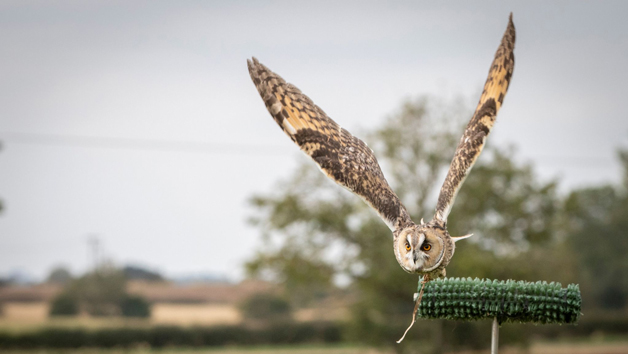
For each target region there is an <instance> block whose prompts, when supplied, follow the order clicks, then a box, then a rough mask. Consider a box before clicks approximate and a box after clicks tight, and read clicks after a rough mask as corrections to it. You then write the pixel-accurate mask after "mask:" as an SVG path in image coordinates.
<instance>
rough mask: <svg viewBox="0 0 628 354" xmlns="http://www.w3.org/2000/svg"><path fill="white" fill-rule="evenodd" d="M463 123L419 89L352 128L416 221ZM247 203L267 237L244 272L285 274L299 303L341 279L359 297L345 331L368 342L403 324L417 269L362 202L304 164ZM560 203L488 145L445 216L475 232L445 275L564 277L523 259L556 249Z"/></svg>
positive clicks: (428, 210) (386, 338)
mask: <svg viewBox="0 0 628 354" xmlns="http://www.w3.org/2000/svg"><path fill="white" fill-rule="evenodd" d="M446 107H450V108H446ZM467 120H468V111H467V110H466V109H465V108H464V104H462V103H461V101H457V102H454V103H453V104H451V103H450V102H445V103H444V104H443V102H440V101H436V100H434V99H428V98H426V97H422V98H419V99H417V100H414V101H408V102H406V103H405V104H404V105H403V107H402V109H401V111H400V112H398V113H397V114H394V115H392V116H390V117H389V118H388V119H387V120H386V122H385V124H384V125H383V126H382V127H380V128H379V129H376V130H374V131H373V132H372V133H370V134H358V135H359V136H364V137H366V139H364V140H365V142H367V143H368V144H369V145H370V146H372V147H373V149H374V151H375V155H376V156H377V157H378V160H379V162H380V164H381V165H382V168H383V169H384V171H385V175H386V177H387V179H388V181H389V183H390V184H391V186H392V187H393V189H394V190H395V192H396V193H397V195H398V196H399V197H400V198H401V200H402V202H403V203H404V205H405V206H406V208H407V209H408V211H409V212H410V214H411V216H412V218H413V220H416V221H418V220H420V219H421V218H422V217H423V218H425V219H426V220H429V219H431V217H432V215H433V214H432V213H433V208H434V206H435V200H436V196H437V192H438V190H439V188H440V186H441V183H442V178H443V176H444V172H445V170H446V168H447V167H448V165H449V163H450V162H451V158H452V156H453V153H454V150H455V147H456V144H457V141H458V139H459V136H460V135H461V132H462V130H463V128H462V126H463V124H466V121H467ZM489 144H490V143H489ZM251 204H252V206H253V207H254V209H255V210H256V215H255V216H254V217H252V218H251V222H252V223H253V224H255V225H257V226H258V227H259V228H260V229H261V231H262V237H263V240H264V242H263V246H262V248H260V250H259V251H258V253H257V254H256V255H255V256H254V257H253V259H251V260H250V261H249V262H248V263H247V264H246V267H247V271H248V274H250V275H251V276H256V277H263V278H266V279H269V280H274V281H277V282H281V283H282V284H284V285H285V289H286V292H287V294H288V296H289V298H290V300H291V301H292V302H293V303H296V304H297V305H300V304H302V303H304V302H307V301H309V300H312V298H313V297H315V296H316V294H324V293H325V291H326V290H327V289H330V288H331V287H333V286H334V282H335V281H339V280H340V281H344V282H347V283H349V284H350V285H351V287H353V288H354V289H355V290H356V292H355V293H356V294H358V296H357V299H356V301H355V303H354V306H353V322H352V323H353V324H352V326H351V328H352V334H353V336H354V337H355V338H359V339H361V340H362V341H365V340H366V341H369V342H371V343H392V341H393V340H396V339H398V337H399V336H400V335H401V333H403V328H404V327H405V326H407V324H408V323H409V321H410V316H411V312H412V308H413V301H412V294H413V293H414V292H415V291H416V286H417V280H418V277H417V276H416V275H411V274H407V273H405V272H403V271H402V270H401V268H400V267H399V265H398V264H397V262H396V260H395V257H394V254H393V251H392V242H391V241H392V237H391V234H390V230H389V229H388V228H387V227H386V226H385V224H384V223H383V222H382V221H381V220H380V219H379V217H378V216H377V215H376V213H375V212H374V211H372V210H371V209H370V208H369V207H368V206H367V205H366V204H365V203H363V202H362V200H361V199H360V198H358V197H356V196H354V195H352V194H351V193H349V192H348V191H346V190H344V189H343V188H340V187H338V186H337V185H335V184H334V183H333V182H331V181H330V180H328V179H327V178H326V177H325V176H324V175H323V174H322V173H320V172H319V171H318V170H317V169H316V168H314V165H313V163H311V162H309V161H308V162H306V163H305V164H303V165H302V166H301V167H299V168H298V169H297V171H296V172H295V174H294V175H293V176H292V178H290V179H289V180H287V181H284V182H282V183H280V188H277V190H276V191H275V192H274V193H272V194H271V195H265V196H255V197H253V198H252V199H251ZM557 204H558V203H557V197H556V192H555V184H554V183H547V184H543V183H539V182H538V181H537V180H536V178H535V176H534V173H533V171H532V168H531V167H530V166H528V165H520V164H517V163H516V162H515V161H514V159H513V153H512V150H501V149H497V148H494V147H493V148H488V149H487V151H485V152H484V154H483V155H482V156H481V158H480V160H479V161H478V165H477V166H476V167H475V168H474V170H473V171H472V172H471V174H470V176H469V178H468V179H467V181H466V183H465V185H464V186H463V187H462V189H461V191H460V193H459V195H458V198H457V201H456V205H455V207H454V210H453V212H452V213H451V216H450V218H449V220H450V222H449V225H450V226H449V230H450V232H452V234H464V233H467V232H475V233H476V236H475V237H473V238H471V239H470V241H464V242H463V243H460V244H459V245H458V248H457V251H456V256H455V257H454V259H453V261H452V263H451V264H450V265H449V267H448V275H449V276H472V277H476V276H477V277H493V278H502V279H506V278H519V279H526V278H528V279H530V278H531V280H539V278H540V279H548V280H561V279H556V278H561V276H560V275H558V274H557V273H560V270H558V271H557V270H556V269H554V270H553V271H550V270H545V269H543V267H544V265H546V264H547V265H552V264H554V263H552V261H547V262H536V263H532V262H530V259H531V258H530V257H532V258H533V259H540V260H545V259H546V258H547V257H548V256H549V255H552V254H553V253H558V252H557V251H556V249H555V248H554V247H549V245H550V244H552V243H553V242H554V238H553V237H552V231H553V223H552V218H553V217H554V215H555V213H556V211H557V208H556V206H557ZM534 245H544V246H545V247H543V248H535V247H532V246H534ZM524 254H525V255H524ZM562 258H565V257H561V259H562ZM437 324H438V322H431V323H427V322H424V324H423V326H424V327H423V329H425V330H426V331H425V333H427V334H429V333H430V332H429V330H428V329H429V328H435V329H434V330H435V331H436V332H435V333H433V335H432V337H434V336H435V337H439V333H440V332H439V328H440V326H439V325H437ZM421 326H422V325H421V324H419V326H418V327H421ZM413 332H414V333H419V334H418V335H419V336H426V335H427V334H423V333H424V332H423V331H421V330H420V329H418V330H416V331H413ZM409 342H410V341H408V344H407V345H408V346H411V345H412V344H411V343H409ZM399 348H403V347H399ZM406 348H407V347H406ZM438 348H440V346H438V345H436V346H435V348H434V349H435V350H437V349H438Z"/></svg>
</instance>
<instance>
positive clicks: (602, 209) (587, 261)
mask: <svg viewBox="0 0 628 354" xmlns="http://www.w3.org/2000/svg"><path fill="white" fill-rule="evenodd" d="M619 158H620V161H621V162H622V164H623V168H624V180H623V185H621V186H612V185H607V186H601V187H595V188H584V189H580V190H576V191H573V192H572V193H571V194H570V195H569V196H568V197H567V199H566V201H565V215H566V217H567V218H568V227H569V231H570V237H569V239H568V242H569V245H570V246H571V248H572V249H573V252H574V253H575V254H576V255H577V257H578V268H577V269H578V275H579V279H578V281H579V282H580V283H581V285H582V286H581V288H582V293H583V298H584V300H585V301H584V305H585V306H588V307H598V308H602V309H624V308H626V307H628V276H626V274H628V257H626V254H628V239H627V238H626V230H628V193H627V191H628V151H620V153H619ZM587 300H592V301H587Z"/></svg>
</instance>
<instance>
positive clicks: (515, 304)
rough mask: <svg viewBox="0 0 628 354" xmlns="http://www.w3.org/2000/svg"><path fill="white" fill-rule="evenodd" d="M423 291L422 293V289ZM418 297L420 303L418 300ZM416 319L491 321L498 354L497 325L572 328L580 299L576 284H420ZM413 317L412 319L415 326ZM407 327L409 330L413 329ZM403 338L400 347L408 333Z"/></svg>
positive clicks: (494, 350) (456, 281)
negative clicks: (536, 325)
mask: <svg viewBox="0 0 628 354" xmlns="http://www.w3.org/2000/svg"><path fill="white" fill-rule="evenodd" d="M422 287H423V290H422V291H421V288H422ZM417 297H420V299H418V300H417ZM415 301H417V302H418V303H417V306H418V308H417V307H415V311H416V317H420V318H431V319H436V318H440V319H447V320H456V321H476V320H482V319H492V320H493V329H492V340H491V353H497V344H498V338H499V324H502V323H504V322H517V323H536V324H552V323H555V324H563V323H564V324H575V323H576V322H577V321H578V318H579V317H580V308H581V305H582V298H581V296H580V289H579V287H578V285H577V284H570V285H568V286H567V287H566V288H563V287H562V285H560V284H559V283H547V282H544V281H543V282H541V281H538V282H535V283H531V282H525V281H514V280H506V281H502V280H490V279H478V278H475V279H471V278H444V279H437V280H430V281H420V282H419V288H418V293H417V294H415ZM414 319H415V316H414V315H413V317H412V324H414ZM412 324H410V327H412ZM410 327H408V329H407V330H406V332H405V333H404V334H403V336H402V337H401V339H399V340H398V341H397V343H400V342H401V341H402V340H403V338H404V337H405V336H406V333H408V330H409V329H410Z"/></svg>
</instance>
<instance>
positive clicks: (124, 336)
mask: <svg viewBox="0 0 628 354" xmlns="http://www.w3.org/2000/svg"><path fill="white" fill-rule="evenodd" d="M421 322H423V323H422V324H423V325H428V326H429V327H430V328H434V327H437V326H436V325H441V326H442V327H441V329H442V335H443V337H444V338H443V339H444V341H443V342H444V345H445V346H447V347H448V348H449V349H454V348H470V349H477V348H485V347H486V345H487V343H489V342H490V326H491V323H490V321H480V322H453V321H421ZM384 330H385V331H386V332H389V333H390V334H393V335H394V334H396V335H399V334H401V333H403V330H404V328H402V327H399V326H391V327H385V329H384ZM347 331H351V327H350V326H348V325H347V324H343V323H332V322H317V323H295V322H283V323H275V324H271V325H267V326H264V327H259V326H256V327H247V326H245V325H238V326H220V327H174V326H156V327H146V328H133V327H123V328H107V329H92V330H90V329H84V328H82V329H76V328H43V329H40V330H37V331H32V332H23V333H19V332H0V349H36V348H59V349H68V348H83V347H94V348H113V347H116V348H131V347H141V346H149V347H151V348H163V347H215V346H230V345H238V346H247V345H283V344H286V345H287V344H328V343H329V344H330V343H339V342H344V341H347V338H348V336H347V334H348V333H347ZM626 333H628V317H623V318H622V317H616V316H612V317H609V316H589V318H588V319H586V318H583V319H582V320H581V321H580V323H579V324H578V325H577V326H560V325H547V326H535V325H531V324H505V325H503V326H502V328H501V331H500V342H501V343H502V344H507V345H508V344H509V345H517V344H518V345H522V346H526V345H528V344H529V338H531V337H535V338H545V339H555V338H558V337H583V336H590V335H592V334H597V335H600V334H603V335H613V334H614V335H617V334H620V335H625V334H626ZM432 335H433V333H432V331H431V330H426V331H421V333H420V334H419V338H414V340H419V341H420V342H422V343H423V344H426V345H430V344H429V343H430V340H429V339H430V338H429V337H430V336H432ZM365 341H366V339H365ZM391 344H392V343H391Z"/></svg>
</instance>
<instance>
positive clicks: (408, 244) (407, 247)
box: [406, 242, 411, 251]
mask: <svg viewBox="0 0 628 354" xmlns="http://www.w3.org/2000/svg"><path fill="white" fill-rule="evenodd" d="M409 250H411V247H410V243H409V242H406V251H409Z"/></svg>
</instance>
